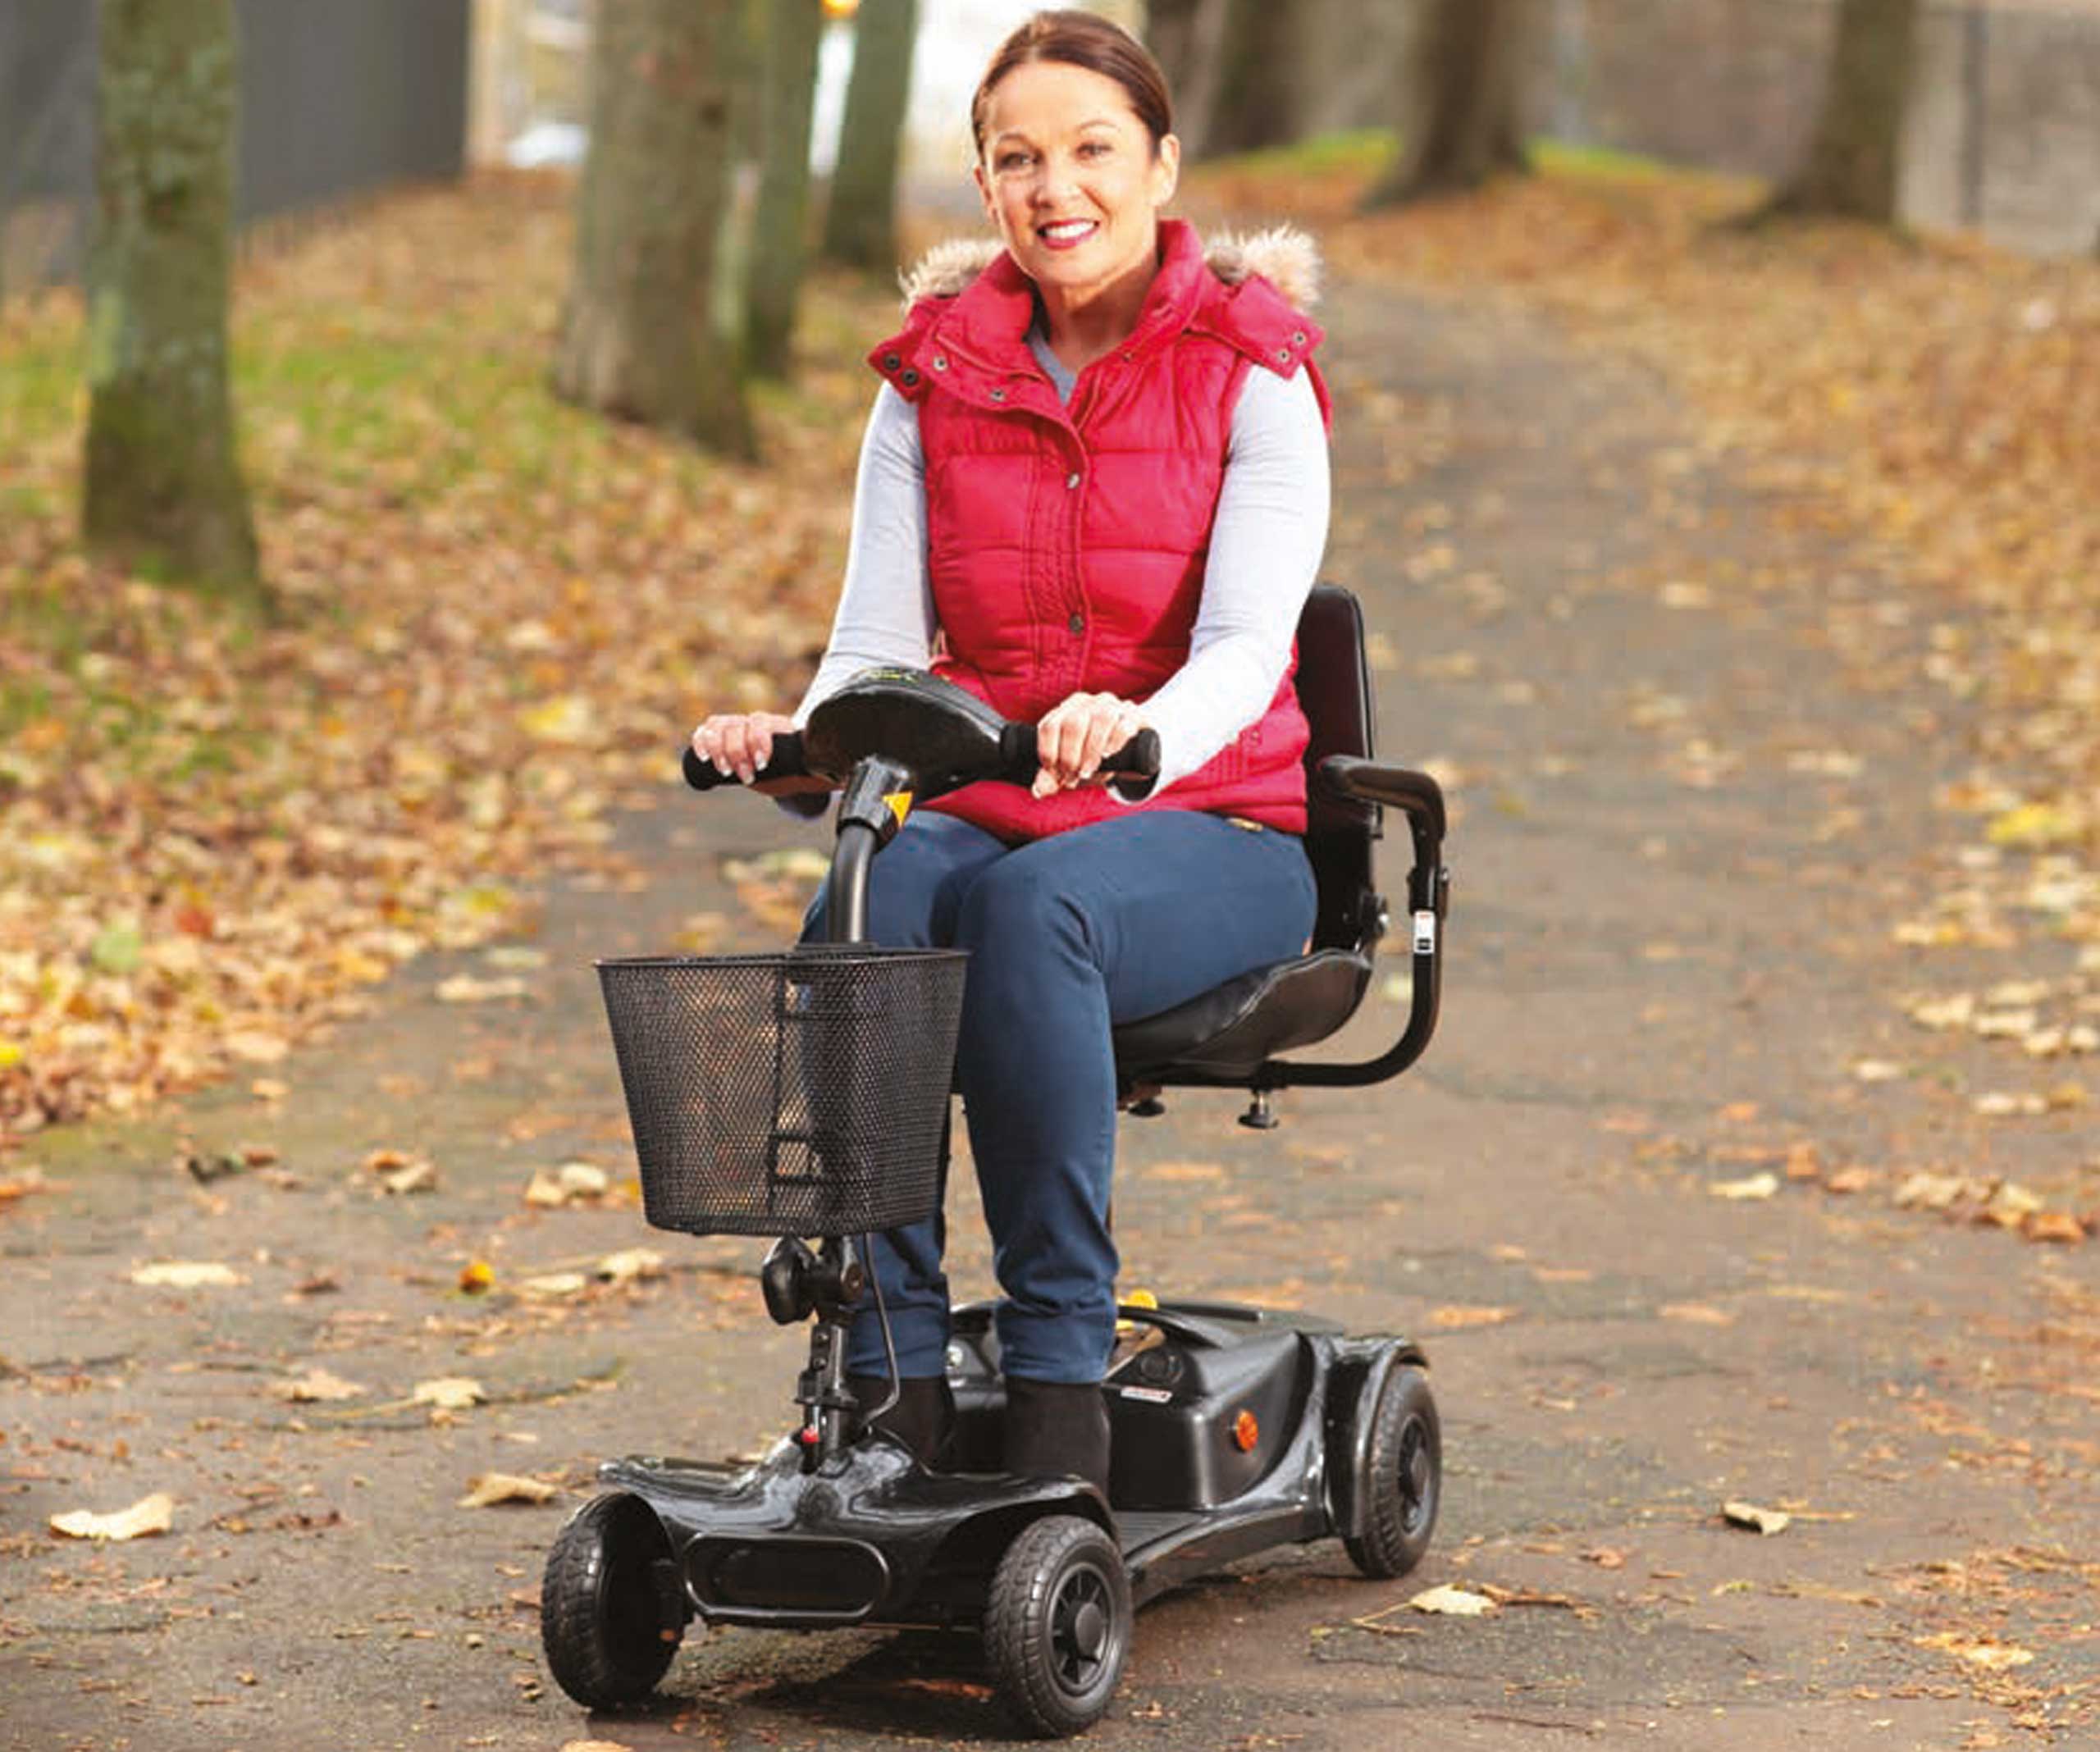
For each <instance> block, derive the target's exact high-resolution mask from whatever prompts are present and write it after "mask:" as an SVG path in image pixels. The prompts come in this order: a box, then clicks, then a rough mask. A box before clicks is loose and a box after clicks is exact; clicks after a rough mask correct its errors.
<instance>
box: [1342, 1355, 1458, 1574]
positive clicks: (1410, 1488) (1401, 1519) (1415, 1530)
mask: <svg viewBox="0 0 2100 1752" xmlns="http://www.w3.org/2000/svg"><path fill="white" fill-rule="evenodd" d="M1371 1416H1372V1425H1371V1452H1370V1455H1369V1458H1368V1460H1367V1464H1366V1467H1365V1490H1366V1492H1367V1496H1366V1499H1365V1503H1364V1519H1363V1533H1362V1534H1361V1535H1358V1536H1356V1537H1354V1538H1345V1539H1344V1540H1343V1541H1342V1543H1343V1544H1344V1546H1346V1547H1347V1548H1348V1550H1349V1561H1350V1562H1351V1563H1354V1564H1355V1566H1356V1567H1358V1569H1360V1570H1361V1571H1363V1573H1364V1574H1365V1575H1367V1576H1373V1577H1376V1578H1380V1579H1383V1578H1385V1577H1387V1576H1404V1575H1406V1574H1407V1572H1408V1571H1409V1570H1411V1569H1413V1567H1415V1565H1416V1564H1418V1563H1421V1562H1422V1555H1423V1554H1424V1553H1426V1552H1427V1550H1428V1549H1429V1540H1430V1535H1431V1534H1432V1533H1434V1532H1435V1531H1436V1503H1437V1499H1438V1498H1439V1497H1440V1496H1441V1495H1442V1494H1443V1478H1444V1444H1443V1437H1442V1435H1441V1433H1440V1430H1439V1427H1438V1425H1437V1421H1436V1399H1435V1398H1433V1397H1431V1394H1430V1391H1429V1377H1428V1376H1427V1375H1425V1374H1424V1373H1423V1372H1422V1371H1421V1370H1420V1369H1419V1368H1417V1367H1416V1366H1414V1365H1413V1364H1412V1363H1402V1364H1400V1365H1399V1366H1397V1367H1396V1368H1395V1369H1394V1371H1393V1372H1392V1373H1391V1374H1390V1375H1389V1376H1386V1385H1384V1386H1383V1387H1381V1388H1380V1389H1378V1404H1377V1407H1376V1409H1375V1410H1374V1411H1373V1412H1372V1414H1371Z"/></svg>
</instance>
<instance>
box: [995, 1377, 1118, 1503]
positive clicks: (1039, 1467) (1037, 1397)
mask: <svg viewBox="0 0 2100 1752" xmlns="http://www.w3.org/2000/svg"><path fill="white" fill-rule="evenodd" d="M1006 1437H1007V1451H1006V1458H1007V1471H1009V1472H1011V1473H1013V1474H1015V1475H1016V1476H1017V1477H1021V1478H1059V1477H1064V1476H1067V1475H1070V1476H1076V1477H1080V1478H1084V1480H1086V1481H1087V1482H1088V1483H1089V1484H1090V1485H1095V1486H1096V1487H1098V1489H1099V1490H1100V1492H1101V1494H1102V1495H1103V1496H1104V1497H1105V1496H1107V1494H1108V1402H1107V1400H1106V1399H1104V1398H1102V1396H1101V1384H1100V1383H1099V1382H1098V1381H1076V1382H1075V1381H1030V1380H1018V1379H1016V1377H1015V1376H1011V1375H1009V1376H1007V1429H1006Z"/></svg>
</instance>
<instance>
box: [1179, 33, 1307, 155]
mask: <svg viewBox="0 0 2100 1752" xmlns="http://www.w3.org/2000/svg"><path fill="white" fill-rule="evenodd" d="M1301 5H1302V0H1228V4H1227V6H1226V13H1225V17H1224V19H1223V21H1222V24H1221V27H1220V30H1219V36H1218V41H1217V71H1216V75H1215V79H1216V83H1215V86H1214V89H1212V93H1211V94H1210V101H1209V103H1208V106H1207V113H1206V115H1205V116H1204V118H1203V137H1202V140H1201V142H1200V149H1201V156H1203V157H1222V156H1223V155H1225V154H1226V153H1235V152H1257V151H1259V150H1260V149H1261V148H1262V147H1264V146H1286V145H1289V144H1290V143H1291V142H1292V141H1294V140H1295V139H1298V138H1299V133H1300V131H1301V130H1300V129H1299V107H1300V104H1299V72H1300V57H1299V49H1300V48H1301V45H1302V44H1303V28H1302V26H1303V21H1302V20H1301V18H1300V17H1299V12H1300V10H1301Z"/></svg>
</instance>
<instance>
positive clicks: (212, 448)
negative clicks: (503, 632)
mask: <svg viewBox="0 0 2100 1752" xmlns="http://www.w3.org/2000/svg"><path fill="white" fill-rule="evenodd" d="M100 28H101V49H100V52H101V57H102V59H101V71H100V83H99V86H98V112H99V113H98V123H97V130H98V132H97V139H96V172H95V180H96V199H97V203H98V221H97V225H96V228H95V241H94V248H93V250H92V252H91V253H90V256H89V268H88V312H89V321H88V373H87V375H88V384H89V405H88V436H87V456H86V480H85V484H84V495H83V503H82V516H81V523H82V530H83V533H84V536H85V537H86V540H87V542H88V544H89V546H90V547H91V548H94V549H95V550H99V551H101V552H103V553H105V554H109V555H111V556H112V557H113V558H116V559H120V560H123V561H126V562H127V563H139V564H144V565H148V566H153V567H157V568H162V569H164V570H165V571H166V572H167V573H168V574H169V576H170V577H171V578H173V579H176V580H179V581H181V582H187V583H191V584H194V585H197V586H202V587H203V588H206V589H208V590H211V591H215V592H217V593H218V594H221V595H226V596H227V597H229V598H231V599H233V600H237V601H239V602H241V603H242V604H244V605H246V606H248V607H250V608H259V607H261V606H263V605H264V604H265V603H266V602H267V592H266V591H265V590H264V587H263V582H262V579H261V576H260V574H259V573H258V569H257V559H256V549H255V528H254V525H253V522H251V521H250V519H249V509H248V493H247V489H246V487H245V486H244V485H243V483H242V481H241V475H240V459H239V456H238V454H237V450H236V446H235V436H234V417H233V397H232V393H231V389H230V388H229V386H228V384H227V352H228V344H227V328H228V318H227V299H228V293H229V289H230V284H231V278H232V262H233V166H234V129H235V111H236V109H237V107H238V93H239V87H238V85H237V83H236V80H235V70H236V65H237V49H236V43H235V25H234V7H233V0H103V4H102V7H101V27H100Z"/></svg>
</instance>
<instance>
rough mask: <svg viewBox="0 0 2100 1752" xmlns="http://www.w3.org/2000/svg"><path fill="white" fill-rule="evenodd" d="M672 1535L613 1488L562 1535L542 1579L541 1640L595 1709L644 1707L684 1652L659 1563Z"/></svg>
mask: <svg viewBox="0 0 2100 1752" xmlns="http://www.w3.org/2000/svg"><path fill="white" fill-rule="evenodd" d="M670 1561H671V1542H670V1540H669V1538H668V1537H667V1536H666V1535H665V1534H664V1527H663V1523H662V1522H660V1521H658V1520H657V1518H656V1512H655V1510H654V1509H652V1508H650V1506H649V1505H648V1504H647V1503H645V1502H643V1501H642V1499H641V1498H640V1497H638V1496H633V1495H630V1494H627V1493H625V1492H622V1491H614V1492H612V1493H610V1494H607V1495H605V1496H601V1497H596V1498H594V1499H592V1500H591V1501H590V1502H588V1503H585V1504H584V1505H583V1507H582V1508H580V1509H578V1511H577V1512H576V1513H575V1514H574V1515H573V1516H572V1517H570V1519H569V1522H568V1526H565V1527H564V1528H563V1529H562V1530H561V1531H560V1533H559V1535H557V1536H556V1537H555V1543H554V1547H553V1549H551V1550H550V1551H549V1552H548V1553H547V1567H546V1575H545V1576H544V1577H543V1578H542V1580H541V1585H540V1642H541V1646H542V1647H543V1648H544V1649H546V1655H547V1668H548V1670H549V1671H550V1672H552V1673H553V1674H554V1676H555V1683H556V1684H557V1685H559V1686H560V1687H561V1688H562V1690H564V1691H566V1692H568V1695H570V1696H571V1697H573V1698H574V1699H575V1700H576V1701H577V1702H578V1703H579V1704H582V1705H584V1707H585V1708H587V1709H617V1708H619V1706H620V1705H622V1704H636V1703H639V1702H641V1700H642V1699H643V1698H645V1697H646V1696H648V1695H649V1694H650V1693H651V1691H653V1690H655V1689H656V1681H658V1680H660V1679H661V1678H662V1677H664V1672H665V1670H666V1669H667V1668H669V1666H670V1664H671V1657H672V1656H673V1655H674V1654H677V1653H678V1644H679V1641H680V1640H681V1639H682V1638H683V1636H684V1635H685V1625H684V1623H683V1621H680V1622H677V1623H673V1622H671V1619H672V1617H673V1614H672V1613H669V1612H668V1611H667V1610H666V1608H665V1604H664V1595H663V1592H662V1590H660V1588H659V1586H658V1584H657V1571H656V1566H657V1565H658V1564H659V1563H669V1562H670Z"/></svg>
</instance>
